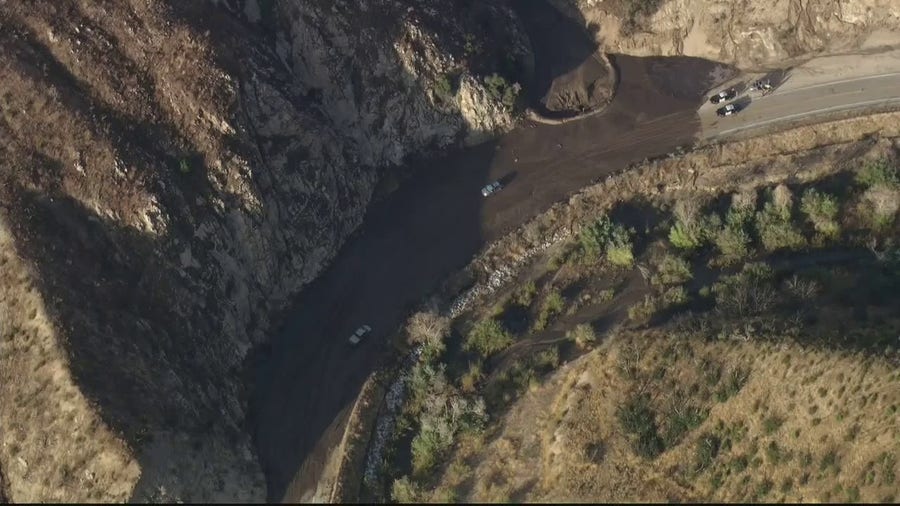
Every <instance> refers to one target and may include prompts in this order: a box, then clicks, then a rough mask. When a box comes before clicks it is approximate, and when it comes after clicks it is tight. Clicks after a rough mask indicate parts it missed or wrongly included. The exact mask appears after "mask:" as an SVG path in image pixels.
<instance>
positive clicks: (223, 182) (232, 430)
mask: <svg viewBox="0 0 900 506" xmlns="http://www.w3.org/2000/svg"><path fill="white" fill-rule="evenodd" d="M251 4H252V5H251ZM364 4H366V3H365V2H356V1H346V2H339V3H334V2H330V1H320V2H304V3H302V4H297V3H295V2H263V3H258V2H247V3H244V2H231V1H222V2H186V3H183V2H175V3H171V2H163V1H150V2H146V1H125V2H89V1H81V0H64V1H52V2H51V1H46V2H29V3H24V2H3V3H2V4H0V26H2V29H0V49H2V51H0V76H2V79H0V160H2V162H0V164H2V170H0V226H2V227H3V228H2V230H3V237H2V243H0V244H2V251H0V258H2V259H3V260H2V265H3V270H2V276H3V279H2V280H0V283H2V292H0V294H2V296H0V315H3V319H2V320H0V347H2V349H3V353H2V354H0V374H2V375H3V381H2V387H0V438H2V445H0V468H2V470H3V487H4V490H5V492H6V493H7V494H8V497H7V498H8V499H10V500H12V501H42V500H51V501H88V500H94V501H122V500H126V499H129V498H134V499H137V500H163V501H173V500H179V499H180V500H194V501H205V500H219V501H225V500H228V501H234V500H238V501H253V500H260V499H262V498H264V497H265V484H264V480H263V475H262V472H261V469H260V465H259V463H258V462H257V460H256V457H255V455H254V451H253V446H252V443H251V441H250V440H249V438H248V435H247V432H246V428H245V426H244V423H245V421H244V418H245V409H246V398H247V391H246V387H247V383H246V379H247V378H245V377H242V374H241V372H242V369H243V366H244V361H245V358H246V356H247V353H248V350H250V349H251V348H252V347H253V346H255V345H258V344H259V343H261V342H263V341H264V340H265V339H266V338H267V330H268V328H269V326H270V322H269V318H270V315H271V314H273V313H274V312H275V311H276V310H277V309H279V308H281V307H282V306H283V305H284V303H285V301H286V300H287V299H288V298H289V297H290V296H291V294H293V293H295V292H296V291H297V290H299V289H300V287H302V286H303V285H304V284H305V283H306V282H308V281H309V280H311V279H312V278H314V277H315V276H316V275H317V274H318V273H319V271H320V270H321V269H322V268H323V266H324V265H325V263H326V262H327V261H328V260H329V259H330V258H331V257H332V256H333V255H334V254H335V252H336V250H337V249H338V247H339V246H340V244H341V242H342V241H343V239H344V238H345V237H346V236H347V235H348V234H349V233H350V232H351V231H352V230H353V229H354V228H355V227H356V226H357V225H358V224H359V223H360V221H361V219H362V215H363V212H364V210H365V208H366V205H367V203H368V201H369V199H370V196H371V194H372V191H373V187H374V185H375V182H376V180H377V179H378V177H379V174H380V171H379V167H383V166H385V165H388V164H392V163H397V162H399V161H400V160H402V159H403V157H404V156H405V155H406V154H408V153H410V152H419V151H421V150H423V149H425V150H427V149H433V148H438V147H442V146H450V145H455V144H456V143H459V142H467V141H469V142H471V141H475V140H478V139H480V138H483V137H484V136H489V135H492V134H493V133H495V132H498V131H502V130H504V129H506V128H508V127H509V125H510V124H511V115H510V109H509V107H508V106H507V105H506V104H504V101H503V99H504V96H503V92H504V91H505V90H506V88H505V87H504V84H506V85H508V84H509V83H511V82H513V81H514V80H515V79H516V78H517V74H516V72H519V71H521V69H520V68H519V67H517V63H516V62H517V58H518V57H520V56H522V55H525V54H527V48H526V47H525V45H524V43H523V42H522V41H523V37H524V36H523V35H522V32H521V29H520V27H519V26H518V25H517V24H516V22H515V18H514V17H513V15H512V14H511V13H510V12H509V11H507V10H505V9H503V8H500V7H494V6H485V7H474V8H472V9H468V10H460V11H459V12H457V10H456V8H457V7H456V6H454V5H448V4H446V3H443V2H421V3H418V4H415V5H412V6H409V5H406V4H405V3H402V2H385V3H383V5H382V6H381V7H383V8H384V9H379V10H378V11H377V12H375V11H374V10H373V11H372V12H371V15H361V14H360V13H362V12H365V5H364ZM254 6H255V8H256V10H254ZM251 18H252V19H251ZM488 33H490V34H491V36H492V37H493V38H492V39H491V42H490V43H488V41H486V40H485V39H484V37H485V36H486V35H487V34H488ZM467 44H468V45H467ZM495 72H496V73H498V75H500V76H505V77H504V80H503V81H502V82H500V81H495V85H494V86H493V87H491V86H488V85H487V84H486V83H485V81H484V77H486V76H487V75H492V74H493V73H495ZM507 87H508V86H507Z"/></svg>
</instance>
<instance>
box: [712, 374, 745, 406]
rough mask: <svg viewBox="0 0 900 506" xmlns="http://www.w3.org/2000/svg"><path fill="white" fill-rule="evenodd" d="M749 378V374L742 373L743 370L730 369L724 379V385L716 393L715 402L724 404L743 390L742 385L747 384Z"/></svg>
mask: <svg viewBox="0 0 900 506" xmlns="http://www.w3.org/2000/svg"><path fill="white" fill-rule="evenodd" d="M749 376H750V373H749V372H747V371H744V370H743V369H740V368H736V369H732V371H731V372H730V373H729V374H728V376H726V378H725V384H724V385H722V387H721V388H720V389H719V390H717V391H716V400H717V401H719V402H725V401H727V400H728V399H730V398H731V397H733V396H734V395H735V394H737V393H738V392H740V391H741V389H742V388H744V384H745V383H747V378H748V377H749Z"/></svg>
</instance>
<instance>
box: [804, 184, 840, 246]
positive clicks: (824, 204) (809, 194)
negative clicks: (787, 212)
mask: <svg viewBox="0 0 900 506" xmlns="http://www.w3.org/2000/svg"><path fill="white" fill-rule="evenodd" d="M800 209H801V210H802V211H803V213H804V214H806V217H807V219H808V220H809V222H810V223H812V225H813V228H815V230H816V232H818V233H820V234H822V235H824V236H825V237H828V238H834V237H837V235H838V233H839V232H840V230H841V227H840V224H838V221H837V216H838V211H839V210H840V208H839V205H838V201H837V198H835V197H834V196H832V195H828V194H827V193H820V192H818V191H816V190H814V189H812V188H810V189H808V190H806V191H805V192H804V193H803V198H802V199H800Z"/></svg>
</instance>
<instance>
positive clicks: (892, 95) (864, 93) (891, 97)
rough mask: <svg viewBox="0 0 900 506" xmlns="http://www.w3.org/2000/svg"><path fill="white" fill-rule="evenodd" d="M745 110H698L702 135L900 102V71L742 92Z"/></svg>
mask: <svg viewBox="0 0 900 506" xmlns="http://www.w3.org/2000/svg"><path fill="white" fill-rule="evenodd" d="M736 101H737V102H743V103H746V104H747V109H745V110H744V111H741V112H740V113H739V114H737V115H735V116H730V117H727V118H720V117H719V116H717V115H716V114H715V109H716V107H717V106H714V105H712V104H710V103H708V102H707V103H706V104H705V105H704V106H703V107H701V109H700V118H701V125H702V127H701V128H702V134H701V137H702V138H712V137H723V136H729V135H734V134H737V133H742V132H746V131H750V130H755V129H758V128H768V127H772V126H777V125H780V124H785V123H790V122H792V121H798V120H811V119H814V118H815V117H816V116H818V115H826V114H831V113H837V112H842V111H848V110H857V109H867V108H875V107H885V106H898V105H900V72H896V73H890V74H881V75H875V76H861V77H856V78H852V79H841V80H838V81H835V82H830V83H820V84H813V85H807V86H803V87H800V88H793V89H791V88H788V87H787V86H782V87H781V88H780V89H776V90H775V91H774V92H772V93H770V94H769V95H767V96H764V97H760V96H759V95H758V94H755V95H747V94H743V95H741V96H739V97H738V98H737V99H736Z"/></svg>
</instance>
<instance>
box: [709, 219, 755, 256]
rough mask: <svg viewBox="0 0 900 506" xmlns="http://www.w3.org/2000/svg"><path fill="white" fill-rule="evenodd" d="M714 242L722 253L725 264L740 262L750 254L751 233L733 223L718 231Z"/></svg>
mask: <svg viewBox="0 0 900 506" xmlns="http://www.w3.org/2000/svg"><path fill="white" fill-rule="evenodd" d="M713 242H714V243H715V244H716V248H717V249H718V250H719V253H721V255H722V257H721V261H722V263H723V264H725V265H730V264H733V263H736V262H739V261H741V260H744V259H745V258H747V257H748V256H749V255H750V243H751V239H750V234H748V233H747V231H746V230H745V229H744V228H742V227H738V226H733V225H727V226H725V227H722V228H721V229H719V231H718V232H716V235H715V237H713Z"/></svg>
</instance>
